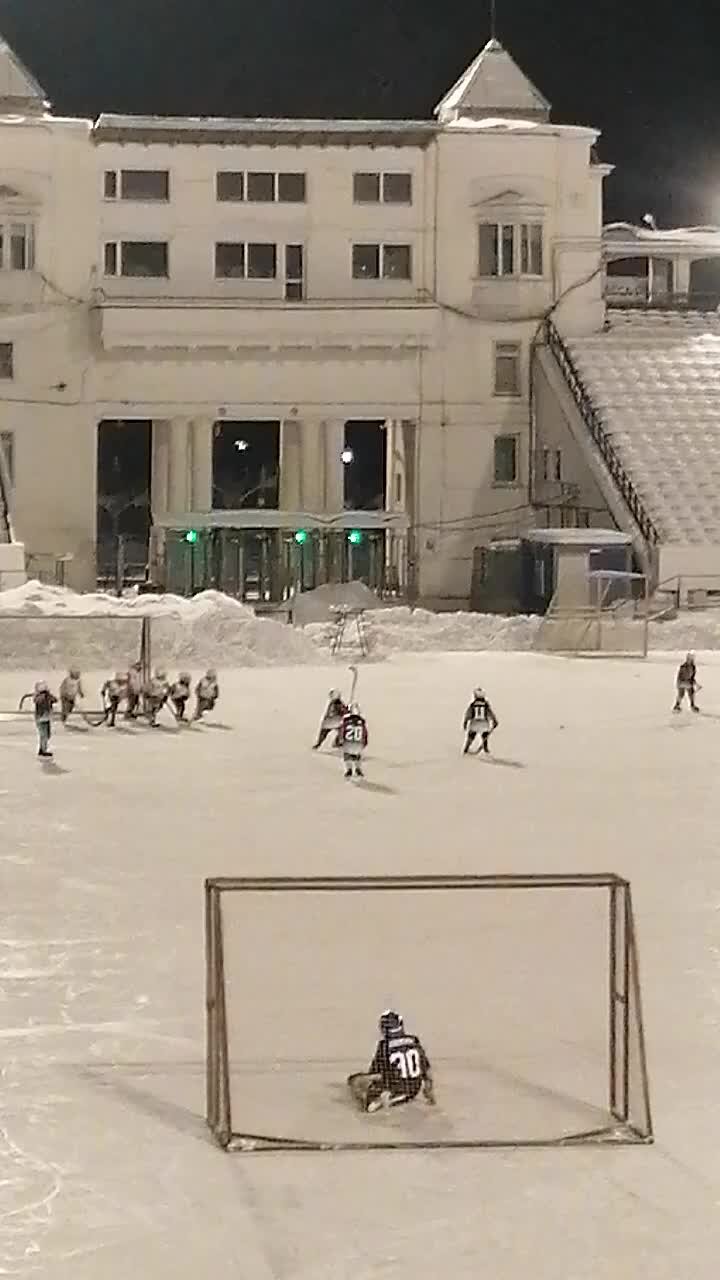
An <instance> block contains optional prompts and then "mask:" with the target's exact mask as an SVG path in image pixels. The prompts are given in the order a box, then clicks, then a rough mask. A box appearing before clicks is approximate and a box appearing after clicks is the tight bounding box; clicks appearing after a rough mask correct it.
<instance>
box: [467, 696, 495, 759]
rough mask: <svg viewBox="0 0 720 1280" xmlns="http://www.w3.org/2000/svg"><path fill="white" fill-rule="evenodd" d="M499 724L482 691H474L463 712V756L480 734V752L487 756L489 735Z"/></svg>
mask: <svg viewBox="0 0 720 1280" xmlns="http://www.w3.org/2000/svg"><path fill="white" fill-rule="evenodd" d="M498 724H499V721H498V718H497V716H496V715H495V712H494V711H493V709H492V707H491V706H490V703H489V702H488V699H487V698H486V696H485V693H484V691H483V690H482V689H475V691H474V692H473V696H472V702H471V703H470V706H469V707H468V709H467V711H466V712H465V717H464V719H463V729H464V730H465V746H464V747H463V755H464V756H466V755H467V754H468V752H469V750H470V748H471V746H472V744H473V742H474V741H475V739H476V738H477V736H478V734H480V750H481V751H484V752H486V753H487V754H489V752H490V746H489V739H490V734H491V733H492V732H493V731H494V730H495V729H497V727H498Z"/></svg>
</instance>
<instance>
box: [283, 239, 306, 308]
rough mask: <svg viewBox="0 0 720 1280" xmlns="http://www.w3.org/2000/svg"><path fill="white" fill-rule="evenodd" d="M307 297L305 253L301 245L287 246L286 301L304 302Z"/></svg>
mask: <svg viewBox="0 0 720 1280" xmlns="http://www.w3.org/2000/svg"><path fill="white" fill-rule="evenodd" d="M304 297H305V251H304V247H303V245H301V244H286V245H285V301H286V302H302V300H303V298H304Z"/></svg>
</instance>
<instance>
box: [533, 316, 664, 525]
mask: <svg viewBox="0 0 720 1280" xmlns="http://www.w3.org/2000/svg"><path fill="white" fill-rule="evenodd" d="M545 340H546V342H547V345H548V346H549V348H550V350H551V351H552V353H553V355H554V356H555V359H556V360H557V362H558V364H559V365H560V368H561V370H562V373H563V376H564V378H565V382H566V383H567V386H568V388H569V390H570V391H571V393H572V397H573V399H574V401H575V403H576V405H577V407H578V409H579V411H580V416H581V418H582V420H583V422H584V423H585V426H586V427H587V429H588V431H589V432H590V435H591V436H592V438H593V440H594V441H595V444H596V445H597V447H598V449H599V451H600V455H601V457H602V459H603V461H604V463H605V466H606V467H607V469H608V471H609V472H610V475H611V476H612V478H613V480H614V481H615V484H616V485H617V488H618V489H619V491H620V493H621V494H622V496H623V499H624V501H625V504H626V506H627V508H628V510H629V512H630V514H631V516H632V518H633V520H634V521H635V523H636V525H637V526H638V528H639V530H640V532H641V533H642V535H643V537H644V538H645V541H646V542H648V543H649V544H650V545H651V546H656V545H657V543H658V542H659V541H660V533H659V531H658V528H657V525H656V524H655V522H654V521H653V519H652V517H651V516H649V515H648V513H647V511H646V509H645V506H644V503H643V501H642V499H641V497H640V495H639V493H638V491H637V489H636V488H635V485H634V484H633V482H632V480H631V479H630V476H629V475H628V473H627V471H626V470H625V468H624V466H623V464H622V462H621V461H620V458H619V457H618V455H617V453H616V451H615V448H614V446H613V443H612V438H611V436H610V434H609V432H607V431H606V430H605V426H604V424H603V421H602V419H601V417H600V414H599V413H598V411H597V409H596V408H595V406H594V404H593V403H592V400H591V399H590V396H589V394H588V392H587V390H586V387H585V384H584V382H583V380H582V378H581V377H580V374H579V373H578V371H577V368H576V365H575V361H574V360H573V358H572V356H571V355H570V352H569V351H568V348H567V347H566V345H565V343H564V342H563V340H562V338H561V337H560V334H559V333H558V331H557V329H556V327H555V325H554V324H553V322H552V320H550V319H548V320H546V321H545Z"/></svg>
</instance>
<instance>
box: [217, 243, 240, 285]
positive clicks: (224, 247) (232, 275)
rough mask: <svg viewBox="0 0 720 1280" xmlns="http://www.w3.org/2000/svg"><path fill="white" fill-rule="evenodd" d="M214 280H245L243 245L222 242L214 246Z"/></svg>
mask: <svg viewBox="0 0 720 1280" xmlns="http://www.w3.org/2000/svg"><path fill="white" fill-rule="evenodd" d="M215 278H216V279H217V280H243V279H244V278H245V245H244V244H239V243H230V242H228V241H224V242H222V243H219V244H216V245H215Z"/></svg>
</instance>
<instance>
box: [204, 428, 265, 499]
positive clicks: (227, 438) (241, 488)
mask: <svg viewBox="0 0 720 1280" xmlns="http://www.w3.org/2000/svg"><path fill="white" fill-rule="evenodd" d="M279 497H280V423H279V422H240V421H232V422H216V423H215V428H214V431H213V508H214V510H215V511H242V510H257V509H258V508H260V507H269V508H270V509H271V510H277V508H278V505H279Z"/></svg>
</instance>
